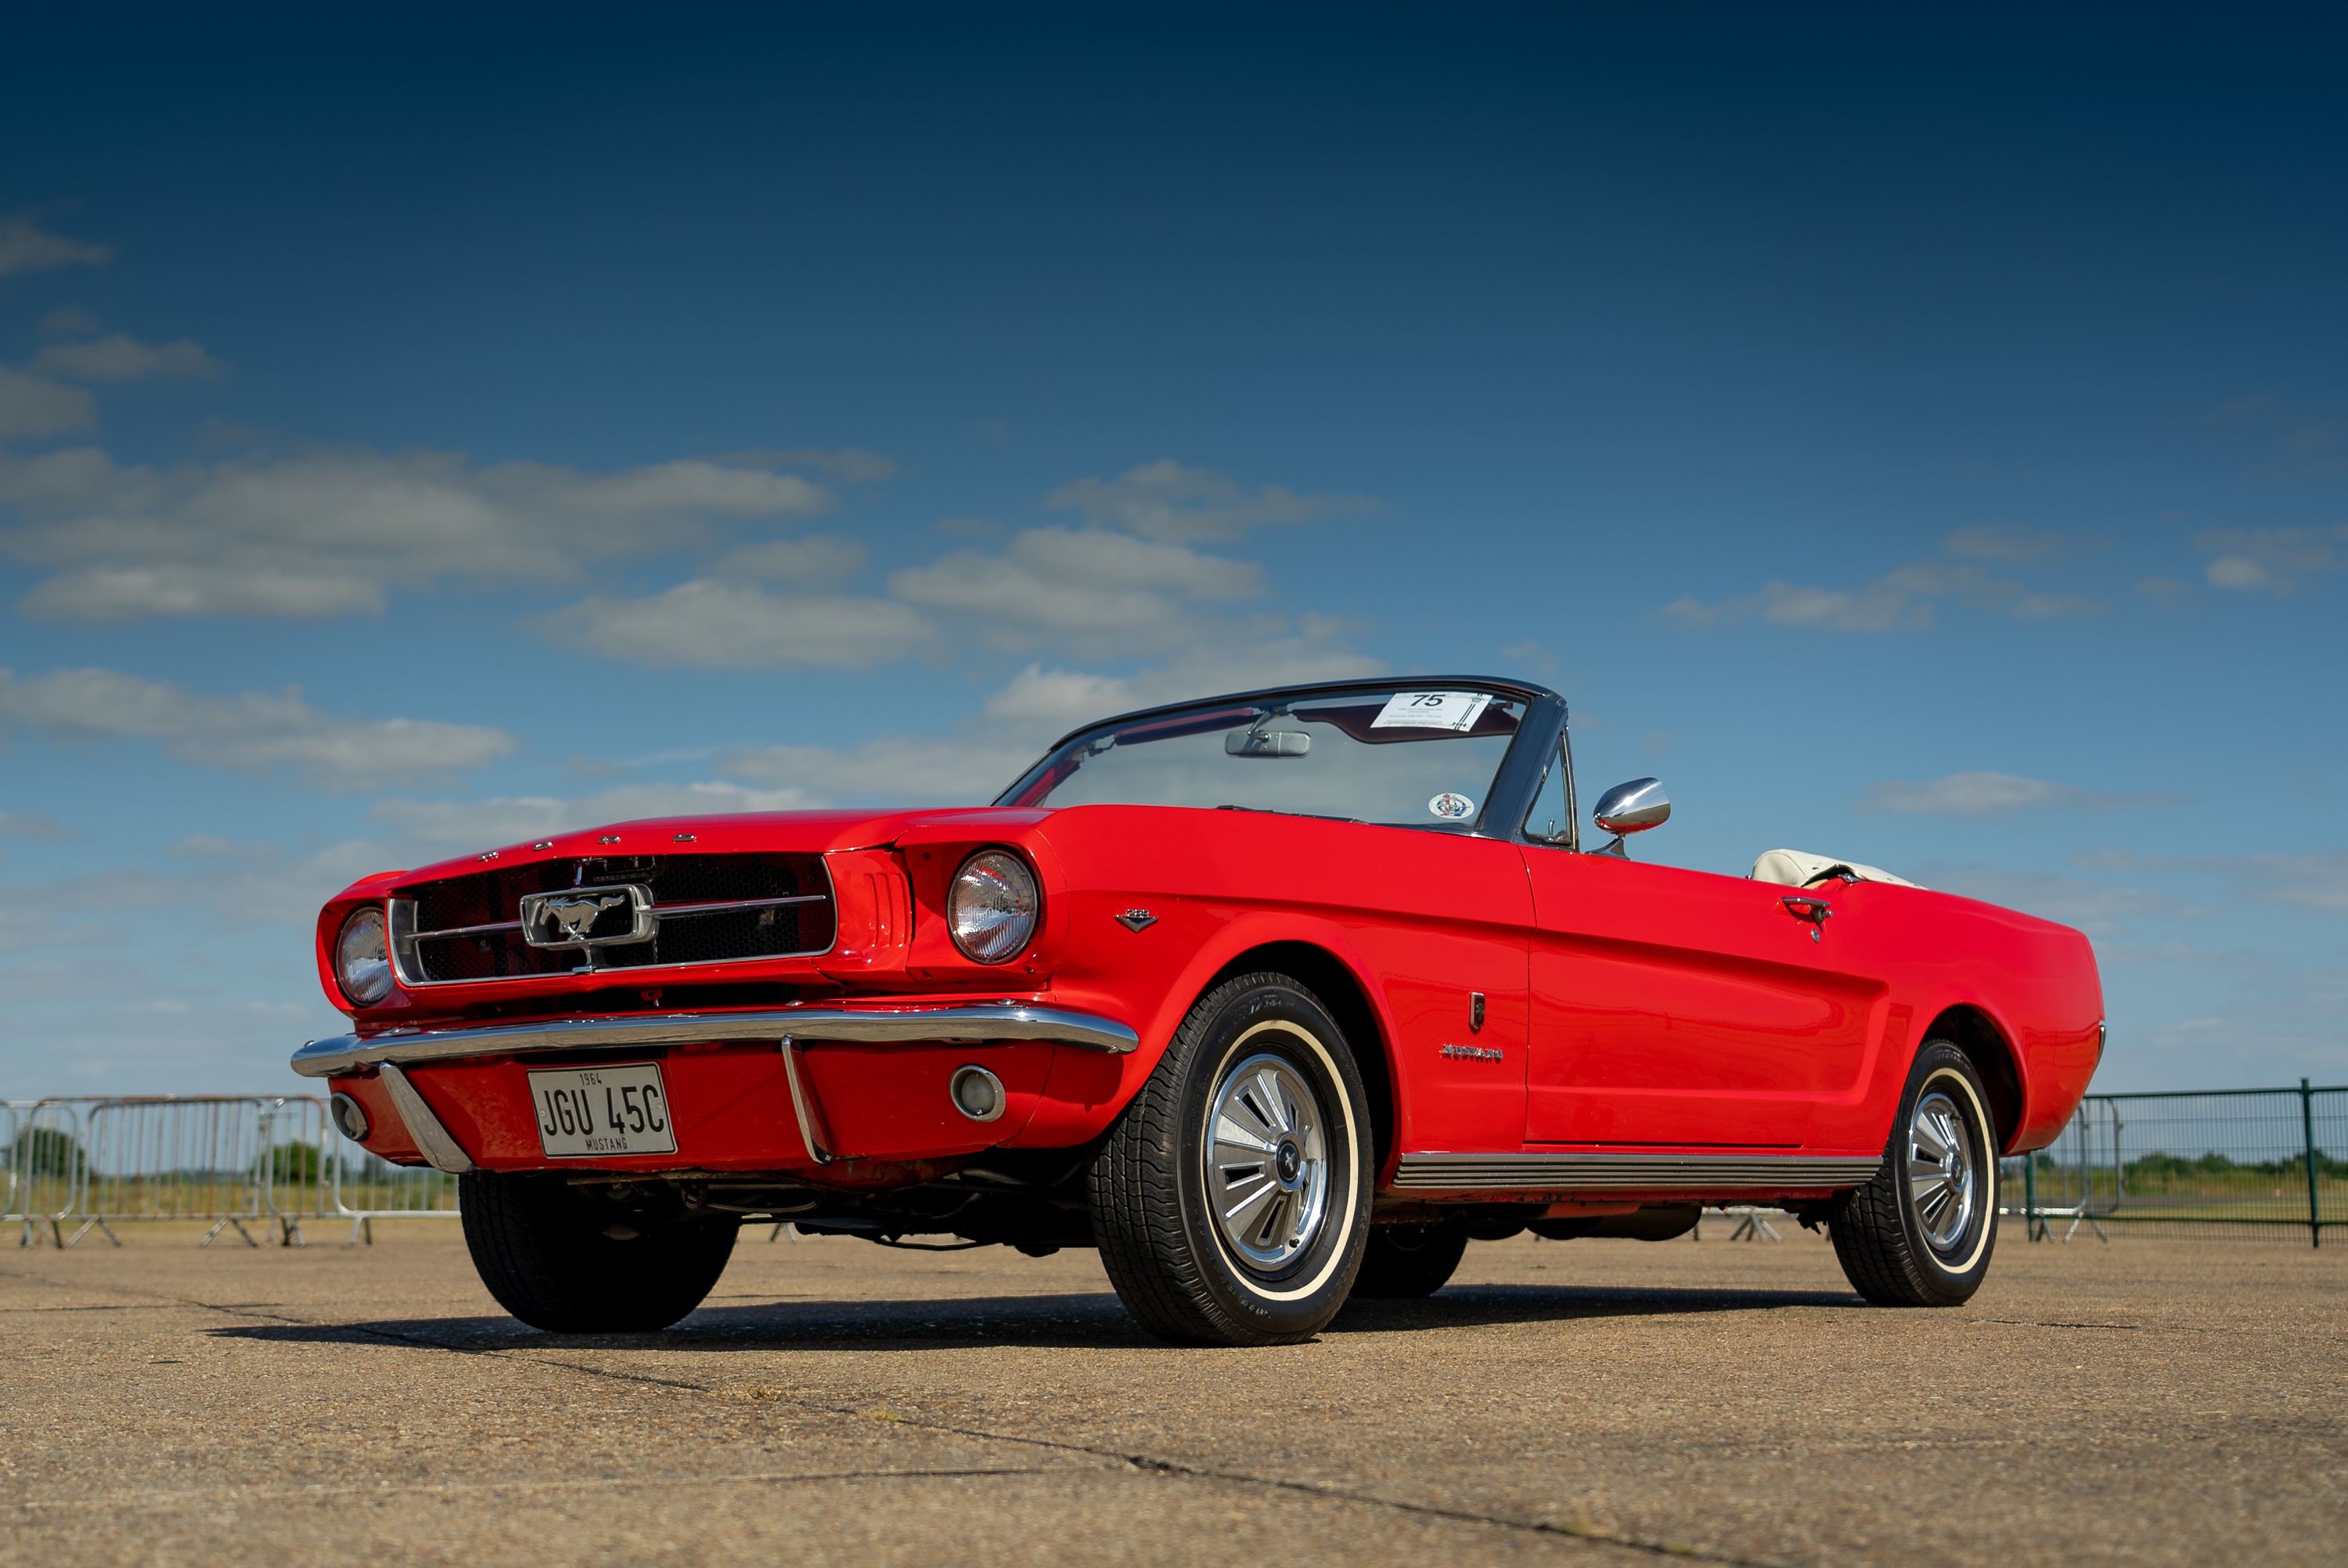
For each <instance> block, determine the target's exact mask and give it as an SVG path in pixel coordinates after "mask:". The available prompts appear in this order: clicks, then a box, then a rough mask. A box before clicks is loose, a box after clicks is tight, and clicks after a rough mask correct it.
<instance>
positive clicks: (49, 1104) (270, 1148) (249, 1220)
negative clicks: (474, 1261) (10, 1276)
mask: <svg viewBox="0 0 2348 1568" xmlns="http://www.w3.org/2000/svg"><path fill="white" fill-rule="evenodd" d="M0 1132H5V1138H6V1143H5V1145H0V1151H5V1153H0V1161H5V1183H0V1191H5V1194H6V1197H5V1202H6V1208H5V1213H0V1221H5V1222H14V1223H15V1225H18V1227H19V1245H24V1246H32V1245H38V1243H39V1242H40V1241H41V1240H42V1239H44V1233H46V1239H47V1240H48V1241H50V1242H51V1243H53V1244H54V1245H57V1246H58V1247H61V1248H62V1247H69V1246H72V1245H75V1244H76V1243H77V1242H79V1241H80V1240H81V1239H82V1238H83V1237H85V1236H87V1235H89V1233H90V1232H91V1231H93V1230H95V1231H97V1232H98V1233H99V1234H100V1235H104V1236H105V1237H106V1238H107V1239H108V1240H109V1241H111V1242H113V1243H114V1244H115V1245H117V1246H119V1245H122V1238H121V1237H120V1236H119V1235H116V1234H115V1230H114V1227H115V1226H116V1225H125V1224H133V1223H138V1222H141V1221H157V1220H180V1221H197V1222H203V1221H210V1222H211V1228H210V1229H209V1230H207V1231H206V1232H205V1233H204V1236H203V1240H202V1241H201V1242H200V1243H198V1244H197V1245H201V1246H209V1245H211V1244H212V1242H213V1241H214V1240H215V1239H216V1238H218V1237H219V1236H220V1235H221V1233H222V1232H224V1231H230V1230H233V1231H234V1232H235V1233H236V1235H238V1236H240V1237H241V1238H242V1240H243V1241H244V1243H245V1245H248V1246H258V1245H261V1244H260V1242H259V1241H258V1240H257V1239H256V1238H255V1237H254V1235H253V1229H255V1228H259V1229H262V1230H263V1231H273V1232H274V1233H275V1236H276V1239H277V1241H278V1243H279V1245H284V1246H301V1245H306V1242H305V1238H304V1236H303V1234H302V1223H303V1222H304V1220H335V1221H340V1220H345V1219H346V1220H349V1221H350V1222H351V1235H350V1239H351V1242H352V1243H353V1244H354V1245H355V1244H356V1243H358V1242H360V1241H362V1240H364V1241H367V1242H372V1241H373V1240H374V1239H375V1231H374V1222H375V1221H376V1220H378V1219H390V1218H440V1219H447V1218H452V1217H454V1216H455V1215H456V1214H457V1186H456V1181H455V1178H453V1177H450V1176H448V1175H446V1174H444V1173H441V1172H438V1171H434V1170H415V1171H410V1170H404V1169H402V1168H400V1167H398V1166H395V1165H392V1164H389V1163H386V1162H385V1161H384V1160H382V1159H380V1158H378V1157H376V1155H374V1154H371V1153H367V1152H366V1150H365V1149H363V1148H361V1147H359V1146H358V1145H357V1144H355V1143H350V1142H349V1141H348V1140H346V1139H345V1138H344V1137H343V1136H342V1134H341V1132H340V1131H339V1130H337V1129H336V1128H335V1125H334V1122H333V1119H332V1118H331V1117H329V1116H328V1115H327V1113H326V1104H325V1102H324V1100H322V1099H320V1098H319V1097H317V1096H316V1095H314V1094H294V1095H237V1094H190V1095H135V1096H90V1095H72V1096H65V1095H61V1096H57V1097H53V1098H50V1099H46V1100H38V1101H30V1102H10V1103H9V1104H8V1105H7V1106H6V1108H5V1121H0ZM68 1226H71V1227H73V1228H72V1233H71V1235H67V1227H68Z"/></svg>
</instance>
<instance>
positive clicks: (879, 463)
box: [721, 446, 897, 485]
mask: <svg viewBox="0 0 2348 1568" xmlns="http://www.w3.org/2000/svg"><path fill="white" fill-rule="evenodd" d="M721 460H722V461H724V462H727V463H738V464H741V465H743V466H747V467H751V468H805V469H808V470H809V471H810V472H813V473H817V474H820V475H822V476H823V477H825V478H827V479H829V480H830V481H831V482H832V483H833V484H835V485H870V484H872V483H874V482H876V481H878V480H881V479H887V478H891V477H894V476H895V474H896V472H897V464H896V461H895V460H894V459H893V458H890V457H884V456H881V455H880V453H878V452H867V451H866V450H865V449H864V448H863V447H861V446H841V447H839V448H837V449H833V450H827V449H825V448H823V447H821V446H793V447H788V448H786V449H781V450H778V449H777V448H775V447H771V446H754V447H752V448H750V449H749V450H747V451H743V452H728V453H726V455H725V456H724V457H723V458H722V459H721Z"/></svg>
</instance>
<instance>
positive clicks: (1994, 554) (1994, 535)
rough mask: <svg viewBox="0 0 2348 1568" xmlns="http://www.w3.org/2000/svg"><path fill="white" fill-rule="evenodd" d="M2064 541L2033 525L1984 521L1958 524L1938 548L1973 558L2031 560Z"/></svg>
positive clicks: (2049, 552) (1952, 553)
mask: <svg viewBox="0 0 2348 1568" xmlns="http://www.w3.org/2000/svg"><path fill="white" fill-rule="evenodd" d="M2062 543H2063V536H2062V535H2060V534H2048V533H2041V532H2039V531H2038V530H2037V529H2035V528H2013V527H2012V526H2010V525H2007V524H2003V523H1984V524H1982V525H1981V526H1980V527H1978V528H1959V529H1958V530H1957V531H1956V532H1955V533H1953V534H1951V535H1950V536H1949V537H1948V538H1945V539H1943V540H1941V548H1942V549H1944V550H1946V551H1948V552H1949V553H1950V554H1951V555H1952V556H1965V557H1968V558H1970V559H1973V560H2007V561H2013V560H2034V559H2037V558H2038V557H2040V556H2043V555H2048V554H2051V553H2052V552H2053V551H2055V549H2057V548H2060V547H2061V545H2062Z"/></svg>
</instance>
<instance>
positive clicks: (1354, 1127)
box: [1088, 974, 1372, 1345]
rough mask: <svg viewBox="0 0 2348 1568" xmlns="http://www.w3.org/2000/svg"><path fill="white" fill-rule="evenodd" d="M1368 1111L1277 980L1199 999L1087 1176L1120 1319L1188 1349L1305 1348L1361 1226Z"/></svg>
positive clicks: (1348, 1071)
mask: <svg viewBox="0 0 2348 1568" xmlns="http://www.w3.org/2000/svg"><path fill="white" fill-rule="evenodd" d="M1369 1130H1370V1118H1369V1102H1368V1098H1367V1096H1366V1095H1365V1093H1364V1091H1363V1089H1362V1080H1361V1074H1360V1072H1359V1071H1357V1070H1356V1069H1355V1067H1354V1059H1353V1056H1352V1054H1351V1052H1349V1051H1348V1050H1347V1049H1346V1047H1345V1040H1344V1034H1343V1033H1341V1032H1340V1031H1339V1030H1338V1028H1337V1025H1336V1021H1335V1020H1334V1019H1332V1018H1331V1017H1330V1016H1329V1014H1328V1012H1327V1010H1326V1009H1323V1007H1322V1005H1321V1003H1320V1001H1319V999H1317V998H1315V997H1314V996H1313V993H1312V992H1311V991H1309V990H1307V989H1305V988H1304V987H1303V986H1302V985H1300V984H1299V983H1297V982H1296V981H1295V980H1293V979H1289V978H1288V977H1287V976H1285V975H1276V974H1254V975H1242V976H1241V977H1239V978H1238V979H1234V980H1231V981H1229V982H1227V983H1225V984H1223V985H1220V986H1218V987H1216V988H1215V989H1213V990H1212V991H1210V992H1209V993H1208V994H1207V995H1206V996H1204V997H1202V998H1200V1000H1199V1003H1198V1005H1197V1006H1196V1007H1194V1008H1192V1009H1190V1016H1189V1018H1187V1019H1185V1020H1183V1023H1182V1027H1181V1029H1180V1030H1177V1031H1176V1033H1175V1036H1174V1041H1173V1043H1172V1044H1171V1045H1169V1047H1168V1048H1167V1050H1166V1057H1165V1060H1164V1061H1160V1062H1159V1064H1158V1069H1157V1071H1155V1072H1153V1073H1151V1074H1150V1076H1149V1080H1148V1082H1147V1083H1145V1084H1143V1085H1142V1087H1141V1091H1140V1092H1139V1093H1138V1094H1136V1095H1135V1096H1134V1098H1133V1102H1132V1103H1131V1104H1129V1105H1128V1106H1127V1107H1126V1108H1125V1112H1124V1114H1122V1115H1121V1116H1119V1117H1118V1118H1117V1124H1116V1126H1115V1127H1113V1128H1112V1129H1111V1130H1110V1132H1109V1135H1108V1139H1107V1142H1106V1143H1103V1144H1102V1146H1101V1149H1100V1153H1098V1154H1097V1155H1096V1156H1095V1158H1094V1161H1093V1165H1092V1172H1091V1179H1090V1182H1089V1184H1088V1189H1089V1197H1090V1201H1091V1207H1092V1219H1093V1234H1094V1235H1095V1236H1096V1237H1097V1239H1098V1240H1099V1243H1100V1255H1101V1263H1102V1264H1103V1266H1105V1267H1106V1268H1107V1271H1108V1277H1109V1282H1110V1283H1111V1284H1112V1285H1114V1286H1117V1296H1118V1297H1119V1298H1120V1299H1122V1300H1123V1301H1124V1303H1125V1306H1126V1309H1127V1310H1128V1311H1129V1312H1131V1313H1132V1314H1133V1316H1134V1317H1136V1318H1138V1319H1139V1320H1140V1322H1141V1324H1142V1326H1143V1327H1146V1328H1148V1330H1149V1331H1150V1332H1151V1333H1153V1334H1156V1335H1158V1336H1159V1337H1161V1338H1165V1339H1170V1340H1173V1341H1175V1342H1176V1343H1178V1344H1189V1345H1284V1344H1292V1343H1294V1342H1296V1341H1298V1340H1302V1339H1309V1338H1311V1337H1313V1335H1314V1334H1315V1333H1317V1332H1319V1331H1320V1329H1321V1328H1322V1327H1323V1325H1325V1324H1326V1323H1327V1322H1328V1321H1329V1319H1330V1318H1332V1317H1335V1316H1336V1314H1337V1309H1338V1308H1339V1307H1343V1306H1344V1304H1345V1295H1346V1292H1347V1290H1348V1289H1349V1288H1350V1287H1351V1286H1352V1285H1353V1283H1354V1270H1355V1269H1356V1268H1357V1267H1359V1266H1360V1264H1361V1259H1362V1248H1363V1245H1364V1243H1365V1241H1366V1240H1367V1236H1368V1231H1369V1212H1370V1184H1371V1180H1372V1171H1371V1165H1370V1159H1371V1154H1370V1143H1369Z"/></svg>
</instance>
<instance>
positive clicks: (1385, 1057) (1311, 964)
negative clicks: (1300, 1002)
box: [1191, 938, 1401, 1176]
mask: <svg viewBox="0 0 2348 1568" xmlns="http://www.w3.org/2000/svg"><path fill="white" fill-rule="evenodd" d="M1259 969H1263V970H1272V971H1274V972H1276V973H1279V974H1283V975H1289V976H1292V977H1293V978H1294V979H1298V980H1300V981H1302V982H1303V984H1304V985H1305V986H1307V987H1309V988H1310V989H1312V991H1313V995H1315V996H1317V997H1319V998H1320V999H1321V1005H1322V1006H1323V1007H1325V1008H1327V1009H1329V1015H1330V1017H1332V1018H1334V1020H1336V1021H1337V1027H1338V1028H1339V1029H1341V1030H1344V1033H1345V1040H1346V1043H1347V1044H1348V1045H1350V1046H1352V1047H1353V1049H1354V1066H1355V1067H1356V1068H1358V1069H1359V1070H1360V1071H1361V1074H1362V1088H1363V1090H1364V1091H1365V1092H1366V1093H1367V1094H1368V1095H1369V1100H1370V1134H1371V1143H1372V1147H1373V1149H1374V1150H1375V1154H1376V1169H1377V1170H1378V1172H1379V1173H1380V1174H1381V1176H1383V1175H1384V1173H1385V1169H1386V1165H1387V1163H1388V1162H1389V1161H1390V1160H1391V1159H1392V1158H1393V1155H1394V1151H1395V1126H1396V1123H1397V1118H1398V1116H1399V1114H1400V1111H1401V1106H1400V1103H1399V1102H1398V1101H1397V1099H1396V1097H1395V1071H1394V1062H1393V1060H1392V1058H1393V1050H1394V1045H1393V1037H1392V1034H1391V1032H1390V1031H1389V1030H1387V1029H1386V1028H1385V1023H1384V1021H1383V1020H1382V1019H1381V1018H1380V1016H1379V1013H1378V1009H1377V1008H1376V1007H1375V1005H1374V1004H1373V1003H1372V1001H1371V999H1370V992H1369V989H1368V988H1367V987H1365V985H1364V984H1363V983H1362V980H1361V977H1359V976H1358V975H1356V974H1355V973H1354V970H1353V968H1352V966H1350V965H1349V964H1347V963H1346V962H1345V960H1344V959H1343V958H1339V957H1338V956H1337V955H1336V954H1335V953H1333V952H1331V951H1330V950H1329V949H1328V948H1324V947H1322V946H1321V945H1319V944H1318V943H1315V942H1311V941H1304V940H1300V939H1295V938H1289V939H1283V940H1276V941H1267V942H1259V943H1257V944H1256V945H1255V946H1253V947H1251V948H1245V949H1243V950H1242V951H1241V952H1238V953H1235V954H1233V955H1232V956H1231V958H1229V959H1228V960H1227V961H1225V963H1224V964H1223V966H1222V968H1220V969H1218V970H1216V971H1215V973H1214V974H1213V975H1212V976H1211V977H1210V978H1209V979H1208V980H1207V982H1206V983H1205V984H1204V985H1202V986H1200V988H1199V989H1198V990H1197V992H1196V993H1195V994H1194V995H1193V997H1192V998H1191V1002H1192V1005H1196V1003H1197V999H1198V998H1199V997H1202V996H1205V995H1206V994H1207V993H1208V992H1209V991H1211V990H1213V989H1215V988H1216V987H1217V986H1220V985H1221V984H1222V983H1223V982H1224V981H1226V980H1228V979H1231V978H1232V977H1233V976H1234V975H1244V974H1250V973H1252V972H1254V971H1256V970H1259Z"/></svg>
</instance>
